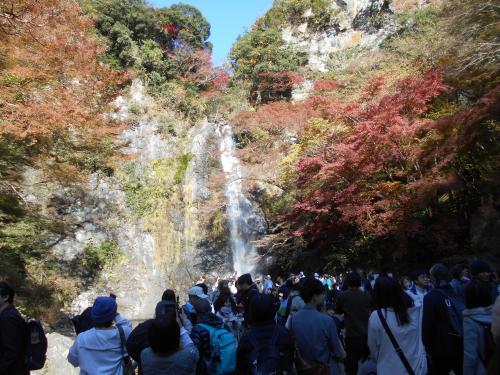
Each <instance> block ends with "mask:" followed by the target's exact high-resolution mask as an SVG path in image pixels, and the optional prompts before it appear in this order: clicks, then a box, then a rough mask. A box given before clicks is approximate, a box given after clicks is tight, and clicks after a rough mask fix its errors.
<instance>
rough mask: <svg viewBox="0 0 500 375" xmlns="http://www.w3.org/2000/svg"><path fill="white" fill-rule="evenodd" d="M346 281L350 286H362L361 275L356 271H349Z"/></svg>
mask: <svg viewBox="0 0 500 375" xmlns="http://www.w3.org/2000/svg"><path fill="white" fill-rule="evenodd" d="M345 283H346V284H347V286H348V287H349V288H359V287H360V286H361V276H359V274H358V273H356V272H349V273H348V274H347V275H346V277H345Z"/></svg>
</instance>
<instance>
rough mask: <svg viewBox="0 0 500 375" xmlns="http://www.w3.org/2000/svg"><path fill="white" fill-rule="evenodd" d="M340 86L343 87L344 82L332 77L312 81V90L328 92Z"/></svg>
mask: <svg viewBox="0 0 500 375" xmlns="http://www.w3.org/2000/svg"><path fill="white" fill-rule="evenodd" d="M342 87H344V84H343V83H342V82H339V81H336V80H334V79H324V80H321V81H316V82H314V86H313V89H314V91H319V92H328V91H334V90H336V89H338V88H342Z"/></svg>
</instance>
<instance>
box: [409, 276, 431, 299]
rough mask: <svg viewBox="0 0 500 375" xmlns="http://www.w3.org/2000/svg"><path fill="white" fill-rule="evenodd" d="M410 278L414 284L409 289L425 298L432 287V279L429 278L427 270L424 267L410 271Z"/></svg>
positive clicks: (419, 296) (415, 294)
mask: <svg viewBox="0 0 500 375" xmlns="http://www.w3.org/2000/svg"><path fill="white" fill-rule="evenodd" d="M410 279H411V281H412V286H411V287H410V289H409V290H408V291H409V292H410V293H413V295H414V296H416V297H418V298H420V299H421V300H423V298H424V296H425V295H426V294H427V292H428V291H429V289H430V288H429V284H430V281H431V280H430V279H429V275H428V274H427V271H426V270H424V269H420V270H416V271H413V272H411V273H410Z"/></svg>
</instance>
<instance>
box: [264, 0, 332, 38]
mask: <svg viewBox="0 0 500 375" xmlns="http://www.w3.org/2000/svg"><path fill="white" fill-rule="evenodd" d="M340 14H341V8H340V7H334V6H332V2H331V1H330V0H278V1H276V2H275V3H274V5H273V7H272V8H271V9H270V10H269V11H268V12H267V13H266V15H265V16H264V17H262V18H261V19H259V20H258V22H257V26H258V27H260V28H263V29H269V28H274V29H280V28H281V27H283V26H286V25H293V26H298V25H300V24H302V23H307V26H308V28H309V30H311V31H313V32H314V31H323V30H329V29H331V28H333V27H335V25H336V24H337V23H338V21H339V17H340Z"/></svg>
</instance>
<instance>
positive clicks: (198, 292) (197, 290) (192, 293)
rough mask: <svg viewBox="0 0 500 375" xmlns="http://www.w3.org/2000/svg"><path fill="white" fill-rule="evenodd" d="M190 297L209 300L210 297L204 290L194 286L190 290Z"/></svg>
mask: <svg viewBox="0 0 500 375" xmlns="http://www.w3.org/2000/svg"><path fill="white" fill-rule="evenodd" d="M188 295H190V296H196V297H198V298H208V296H207V295H206V294H205V293H203V289H202V288H201V287H200V286H193V287H192V288H191V289H189V290H188Z"/></svg>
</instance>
